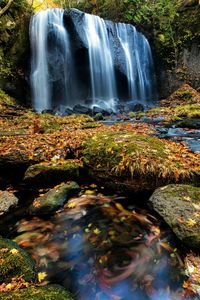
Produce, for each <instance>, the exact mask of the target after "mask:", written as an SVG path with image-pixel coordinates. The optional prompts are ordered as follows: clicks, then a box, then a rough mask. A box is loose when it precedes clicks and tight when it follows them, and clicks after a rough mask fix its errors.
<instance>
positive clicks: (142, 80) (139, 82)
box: [116, 23, 155, 103]
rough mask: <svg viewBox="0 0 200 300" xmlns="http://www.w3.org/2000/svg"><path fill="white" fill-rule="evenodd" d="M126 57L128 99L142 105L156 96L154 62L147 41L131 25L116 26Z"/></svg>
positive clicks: (121, 24)
mask: <svg viewBox="0 0 200 300" xmlns="http://www.w3.org/2000/svg"><path fill="white" fill-rule="evenodd" d="M116 29H117V36H118V38H119V41H120V44H121V46H122V48H123V52H124V57H125V69H126V77H127V81H128V91H129V95H128V98H129V99H130V100H138V101H140V102H142V103H145V102H147V101H148V100H149V99H150V100H151V99H152V97H153V95H154V89H155V86H154V83H153V80H152V79H153V78H151V76H152V75H153V60H152V55H151V49H150V46H149V43H148V41H147V39H146V38H145V37H144V36H143V35H142V34H141V33H139V32H137V30H136V29H135V27H134V26H132V25H130V24H123V23H118V24H116Z"/></svg>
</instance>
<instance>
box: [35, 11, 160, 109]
mask: <svg viewBox="0 0 200 300" xmlns="http://www.w3.org/2000/svg"><path fill="white" fill-rule="evenodd" d="M74 11H76V13H77V12H78V13H81V12H79V11H77V10H74ZM81 14H82V15H81V22H82V23H81V28H82V33H81V35H82V36H81V38H82V39H83V41H85V44H84V42H83V41H81V43H83V45H81V47H82V48H81V49H85V51H86V56H87V59H85V57H83V58H82V56H79V57H78V56H77V52H76V51H77V49H76V46H74V43H75V40H76V38H75V37H74V32H72V27H73V26H69V24H68V22H66V20H65V11H64V10H63V9H47V10H45V11H41V12H38V13H37V14H35V15H34V16H33V17H32V20H31V23H30V39H31V48H32V60H31V74H30V80H31V88H32V99H33V106H34V108H35V110H36V111H39V112H41V111H43V110H48V109H55V107H58V106H63V107H70V108H73V107H74V105H76V104H84V101H86V100H87V99H90V106H95V105H97V106H101V105H102V103H104V104H105V105H106V106H107V107H108V108H111V109H112V110H115V104H116V100H117V99H118V100H120V101H121V100H122V101H132V102H140V103H142V104H146V103H147V102H149V101H150V102H151V101H152V100H155V99H154V98H155V75H154V68H153V60H152V55H151V49H150V46H149V43H148V41H147V39H146V38H145V37H144V35H142V34H141V33H139V32H138V31H137V30H136V29H135V27H134V26H132V25H129V24H123V23H113V22H110V21H105V20H103V19H101V18H100V17H98V16H94V15H89V14H83V13H81ZM79 25H80V24H79ZM73 30H74V29H73ZM79 44H80V42H79ZM116 45H117V46H116ZM119 59H120V60H121V65H120V67H119ZM83 64H87V66H84V67H83ZM81 72H82V73H83V74H82V73H81ZM80 74H81V75H80ZM119 75H120V76H121V77H123V83H122V81H121V79H119ZM81 76H82V77H81ZM121 77H120V78H121ZM122 87H123V93H124V95H123V96H121V93H120V90H122ZM83 91H84V93H83Z"/></svg>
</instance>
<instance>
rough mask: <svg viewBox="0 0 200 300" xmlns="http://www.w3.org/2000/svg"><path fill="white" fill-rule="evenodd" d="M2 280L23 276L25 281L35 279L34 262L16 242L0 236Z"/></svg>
mask: <svg viewBox="0 0 200 300" xmlns="http://www.w3.org/2000/svg"><path fill="white" fill-rule="evenodd" d="M0 262H1V263H0V282H1V283H2V282H10V281H11V280H12V278H17V277H20V276H23V278H24V279H25V281H34V280H35V269H34V262H33V261H32V259H31V258H30V257H29V255H28V253H26V251H25V250H23V249H21V248H20V247H19V246H18V245H17V244H16V243H15V242H13V241H11V240H8V239H3V238H0Z"/></svg>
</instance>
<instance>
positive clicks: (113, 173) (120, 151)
mask: <svg viewBox="0 0 200 300" xmlns="http://www.w3.org/2000/svg"><path fill="white" fill-rule="evenodd" d="M83 146H84V150H83V161H84V164H85V167H86V168H88V171H89V173H90V174H91V175H92V176H93V177H94V178H96V179H97V180H100V181H101V182H104V184H107V185H109V186H113V187H114V188H117V187H118V188H119V189H123V188H125V189H126V190H127V189H130V190H132V191H135V192H136V191H141V190H153V189H155V188H156V187H158V186H161V185H163V184H166V183H174V182H190V181H195V180H197V179H199V176H200V155H199V154H193V153H192V152H191V151H189V150H188V149H187V148H186V147H184V146H182V145H180V144H178V143H175V142H171V141H166V140H159V139H158V138H156V137H151V136H148V135H145V134H144V135H142V134H141V135H138V134H135V133H134V132H128V131H125V130H124V131H123V130H122V131H120V132H111V131H106V132H102V133H98V134H96V135H94V136H93V137H92V138H90V139H88V140H87V141H86V142H85V143H83Z"/></svg>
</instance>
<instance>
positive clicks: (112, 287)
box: [12, 185, 196, 300]
mask: <svg viewBox="0 0 200 300" xmlns="http://www.w3.org/2000/svg"><path fill="white" fill-rule="evenodd" d="M88 188H89V189H88ZM133 198H134V199H133ZM135 200H138V199H136V196H132V197H130V198H127V199H126V198H122V197H119V196H112V197H111V196H105V195H104V194H102V193H99V192H98V190H97V189H96V187H93V185H92V187H87V189H86V190H84V189H82V192H81V193H80V195H79V197H77V198H71V199H70V200H69V201H68V202H67V203H66V204H65V206H64V208H63V209H60V210H59V211H57V212H56V213H55V214H54V215H51V216H47V215H44V216H40V217H38V216H34V217H31V216H29V217H27V218H26V219H22V220H20V221H19V222H18V223H17V224H16V227H15V233H13V232H12V235H14V236H15V239H14V240H15V241H16V242H17V243H18V244H19V245H20V246H21V247H23V248H25V249H26V250H27V251H28V252H29V253H30V254H31V256H32V257H33V258H34V259H35V261H36V262H37V271H38V272H45V273H46V274H47V277H46V281H49V282H53V283H60V284H62V285H63V286H65V287H66V288H67V289H70V290H71V291H72V292H73V294H74V295H75V299H78V300H86V299H87V300H109V299H114V300H120V299H124V300H129V299H130V300H132V299H137V300H146V299H147V300H173V299H178V300H181V299H182V300H183V299H190V300H191V299H196V298H191V297H187V296H186V294H184V290H183V288H182V285H183V281H184V280H185V279H186V276H185V275H184V263H183V261H182V258H181V254H180V253H181V252H182V254H183V252H184V248H183V249H179V248H178V246H177V241H176V238H175V237H174V235H173V234H172V232H171V231H170V230H169V228H168V227H167V226H166V224H164V223H163V221H162V220H160V219H159V218H158V217H157V216H156V215H155V214H153V213H152V212H151V211H150V210H149V209H148V208H138V207H137V206H135V205H134V204H132V203H134V202H135ZM139 200H141V199H139ZM179 245H180V242H179ZM180 250H181V252H180Z"/></svg>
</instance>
